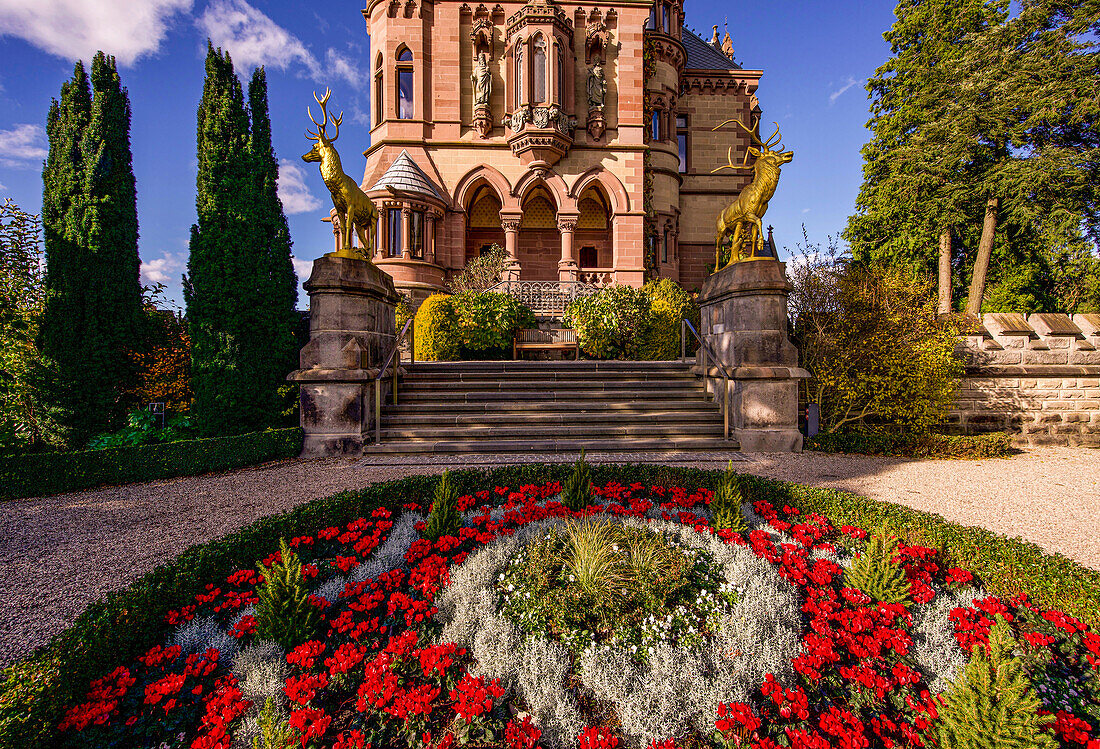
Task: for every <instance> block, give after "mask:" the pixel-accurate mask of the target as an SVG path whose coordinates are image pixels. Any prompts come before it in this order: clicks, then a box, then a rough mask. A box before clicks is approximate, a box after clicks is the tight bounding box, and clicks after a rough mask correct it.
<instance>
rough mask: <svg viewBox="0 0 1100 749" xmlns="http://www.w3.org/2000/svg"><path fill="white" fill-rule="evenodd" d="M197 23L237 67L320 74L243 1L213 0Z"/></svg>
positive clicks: (300, 48) (294, 41)
mask: <svg viewBox="0 0 1100 749" xmlns="http://www.w3.org/2000/svg"><path fill="white" fill-rule="evenodd" d="M0 2H3V0H0ZM195 23H196V25H197V26H198V27H199V29H201V30H202V31H203V33H205V34H206V35H207V36H208V37H210V41H211V42H213V43H214V46H215V47H221V48H223V49H225V50H228V51H229V54H230V55H231V56H232V57H233V62H234V64H236V65H239V66H242V67H245V68H250V67H258V66H260V65H268V66H271V67H275V68H279V69H280V70H286V69H287V68H288V67H290V65H292V64H300V65H304V66H305V68H306V69H307V70H308V71H309V72H310V75H311V76H312V77H317V76H318V75H319V74H320V72H321V66H320V64H319V63H318V62H317V58H315V57H314V56H313V55H312V54H311V53H310V51H309V50H308V49H306V46H305V45H304V44H302V41H301V40H300V39H298V37H296V36H294V35H293V34H291V33H290V32H289V31H287V30H286V29H284V28H283V27H282V26H280V25H279V24H277V23H275V22H274V21H272V20H271V19H270V18H268V17H267V16H266V15H264V14H263V13H262V12H260V11H259V10H257V9H256V8H253V7H252V6H251V5H249V4H248V3H246V2H244V0H214V1H213V2H212V3H210V5H209V6H208V7H207V8H206V11H205V12H204V13H203V14H202V15H201V16H199V18H198V20H197V21H196V22H195Z"/></svg>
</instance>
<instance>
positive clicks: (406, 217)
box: [401, 205, 413, 260]
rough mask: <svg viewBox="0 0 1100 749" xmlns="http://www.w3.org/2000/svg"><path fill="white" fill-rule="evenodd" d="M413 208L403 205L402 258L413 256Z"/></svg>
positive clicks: (406, 258)
mask: <svg viewBox="0 0 1100 749" xmlns="http://www.w3.org/2000/svg"><path fill="white" fill-rule="evenodd" d="M412 215H413V212H412V208H410V207H409V206H407V205H403V206H401V259H402V260H408V259H409V258H411V257H412Z"/></svg>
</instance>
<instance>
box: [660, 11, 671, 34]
mask: <svg viewBox="0 0 1100 749" xmlns="http://www.w3.org/2000/svg"><path fill="white" fill-rule="evenodd" d="M661 31H663V32H665V33H666V34H671V33H672V25H671V24H669V22H668V6H667V5H662V6H661Z"/></svg>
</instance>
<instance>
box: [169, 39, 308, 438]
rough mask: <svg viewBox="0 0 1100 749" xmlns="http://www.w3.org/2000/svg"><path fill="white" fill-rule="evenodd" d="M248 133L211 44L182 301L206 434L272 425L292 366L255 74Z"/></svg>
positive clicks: (265, 125) (262, 95)
mask: <svg viewBox="0 0 1100 749" xmlns="http://www.w3.org/2000/svg"><path fill="white" fill-rule="evenodd" d="M249 99H250V104H251V108H252V109H253V112H252V120H253V127H251V128H250V124H249V112H248V110H247V109H246V107H245V102H244V94H243V92H242V89H241V84H240V81H239V80H238V79H237V76H236V75H235V73H234V72H233V62H232V60H231V59H230V57H229V55H228V54H226V53H223V52H222V51H221V50H220V49H214V48H213V46H212V45H208V50H207V56H206V82H205V84H204V86H203V97H202V102H201V104H200V105H199V111H198V160H199V171H198V180H197V188H198V189H197V197H196V207H197V211H198V223H196V224H195V225H194V226H193V227H191V255H190V259H189V261H188V265H187V271H188V272H187V277H186V278H185V279H184V298H185V300H186V303H187V318H188V324H189V326H190V331H191V339H192V385H193V389H194V394H195V400H194V406H193V411H192V413H193V414H194V418H195V421H196V423H197V425H198V426H199V428H200V429H202V430H203V431H204V432H205V433H207V434H231V433H239V432H246V431H252V430H256V429H263V428H265V427H268V426H271V425H272V424H274V423H275V422H276V421H277V420H278V418H279V412H280V402H279V397H278V388H279V386H280V385H281V384H283V383H284V382H285V377H286V375H287V373H288V372H289V371H290V369H291V368H293V351H294V338H293V325H294V306H295V303H296V300H297V292H296V289H297V287H296V284H295V281H294V275H293V267H292V266H291V262H290V237H289V232H288V230H287V225H286V218H285V216H284V215H283V211H282V206H281V204H280V203H279V200H278V197H277V195H276V187H277V179H278V167H277V164H276V161H275V155H274V152H273V150H272V148H271V122H270V118H269V116H268V112H267V88H266V80H265V79H264V76H263V73H262V71H261V72H259V74H258V76H254V77H253V81H252V85H250V87H249Z"/></svg>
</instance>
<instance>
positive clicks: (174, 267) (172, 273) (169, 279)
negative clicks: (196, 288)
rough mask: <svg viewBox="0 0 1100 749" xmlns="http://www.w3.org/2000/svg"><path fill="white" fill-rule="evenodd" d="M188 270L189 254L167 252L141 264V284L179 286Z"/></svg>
mask: <svg viewBox="0 0 1100 749" xmlns="http://www.w3.org/2000/svg"><path fill="white" fill-rule="evenodd" d="M186 268H187V254H186V253H183V252H166V253H164V254H163V255H162V256H161V257H158V258H156V259H154V260H150V261H148V262H145V261H144V260H143V261H142V262H141V282H142V283H143V284H154V283H162V284H164V285H165V286H173V285H175V284H178V283H179V281H180V276H181V275H182V274H183V271H184V270H185V269H186Z"/></svg>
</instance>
